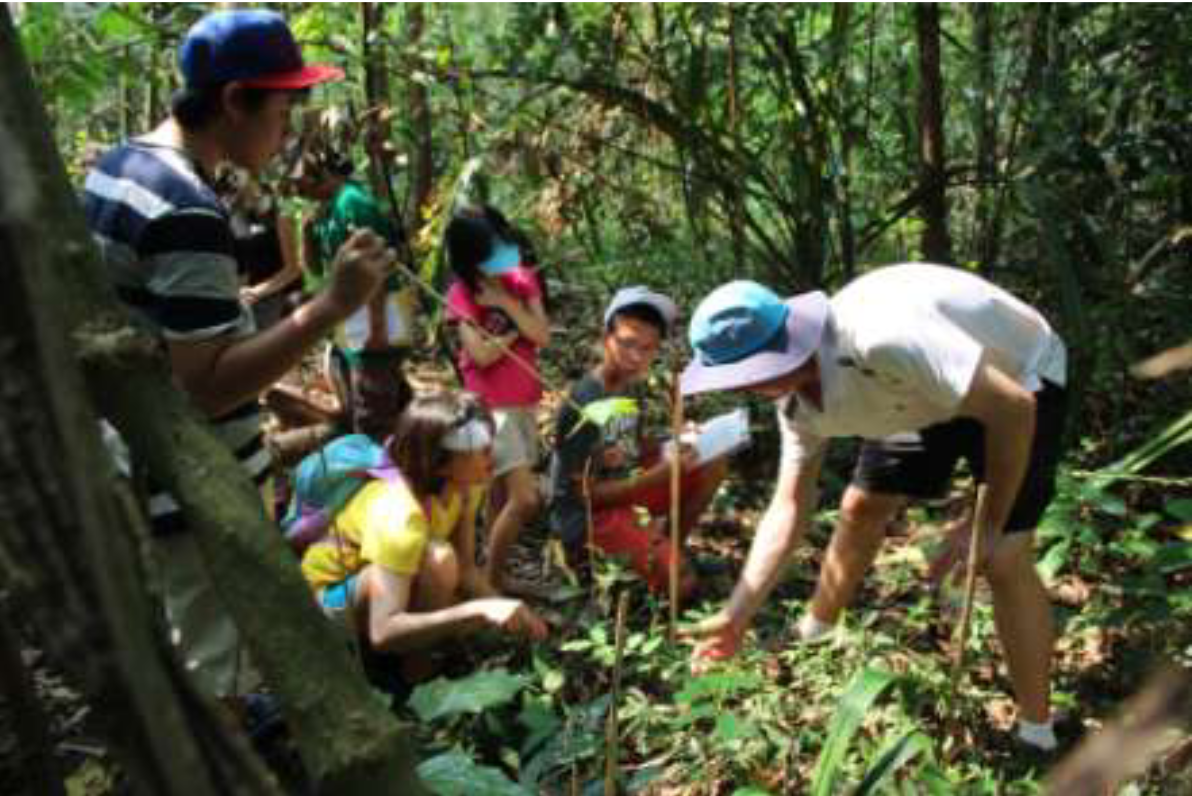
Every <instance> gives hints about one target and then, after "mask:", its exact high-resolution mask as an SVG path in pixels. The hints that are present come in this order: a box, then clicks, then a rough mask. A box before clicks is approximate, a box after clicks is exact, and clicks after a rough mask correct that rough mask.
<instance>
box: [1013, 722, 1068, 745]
mask: <svg viewBox="0 0 1192 796" xmlns="http://www.w3.org/2000/svg"><path fill="white" fill-rule="evenodd" d="M1018 740H1020V741H1022V742H1023V743H1028V744H1030V745H1031V746H1034V747H1037V748H1039V749H1042V750H1043V751H1044V752H1050V751H1052V750H1054V749H1055V747H1056V746H1057V745H1058V742H1057V741H1056V739H1055V727H1054V725H1053V724H1052V721H1051V719H1048V720H1047V721H1046V722H1044V723H1042V724H1036V723H1035V722H1033V721H1027V720H1026V719H1019V720H1018Z"/></svg>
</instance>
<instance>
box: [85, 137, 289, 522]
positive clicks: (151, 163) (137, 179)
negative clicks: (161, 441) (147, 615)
mask: <svg viewBox="0 0 1192 796" xmlns="http://www.w3.org/2000/svg"><path fill="white" fill-rule="evenodd" d="M83 204H84V210H85V212H86V216H87V223H88V225H89V226H90V228H91V232H92V235H93V236H94V237H95V240H96V242H97V243H98V244H99V247H100V251H101V252H102V255H103V261H104V264H105V266H106V268H107V269H108V274H109V276H110V278H111V280H112V282H113V283H114V285H115V287H116V291H117V293H118V294H119V296H120V298H121V299H122V300H123V301H124V302H125V303H126V304H127V305H128V306H129V307H131V308H132V309H133V310H134V311H135V312H137V313H138V314H139V315H141V316H142V317H144V318H145V319H146V320H147V321H148V322H149V323H150V325H151V326H152V327H153V328H155V329H157V330H158V331H159V333H160V334H161V335H162V336H163V337H164V338H165V339H166V340H169V341H171V342H185V341H194V342H200V341H204V340H210V339H213V338H216V337H224V336H231V337H233V338H239V337H246V336H248V335H251V334H253V333H255V332H256V326H255V325H254V323H253V317H252V313H251V312H250V311H249V310H248V308H246V307H245V306H244V305H242V304H241V303H240V298H239V292H240V282H239V278H238V275H237V264H236V259H235V254H234V251H235V250H234V244H233V237H232V229H231V226H230V223H229V219H228V214H227V211H226V210H225V208H224V206H223V204H222V203H221V202H220V200H219V198H218V197H217V196H216V195H215V193H214V191H212V189H211V188H210V186H209V185H208V184H207V182H206V181H205V180H204V179H203V177H202V176H201V174H200V172H199V169H198V168H197V167H196V165H195V164H194V163H193V162H192V161H191V160H190V158H188V157H187V156H186V155H185V154H184V153H182V152H181V151H179V150H177V149H174V148H172V147H168V146H163V145H158V144H150V143H148V142H145V141H131V142H129V143H127V144H125V145H123V146H120V147H117V148H116V149H114V150H112V151H111V152H109V153H107V154H106V155H105V156H104V157H103V158H102V159H100V161H99V162H98V163H97V164H96V166H95V169H94V170H93V171H92V172H91V173H90V174H89V175H88V176H87V182H86V184H85V186H84V195H83ZM210 421H211V424H212V425H213V427H214V430H215V433H216V435H217V436H218V437H219V438H220V439H221V440H223V441H224V443H226V444H227V445H228V446H229V447H230V448H231V449H232V451H233V453H234V454H235V456H236V458H237V460H238V461H239V462H240V463H241V465H242V466H243V467H244V468H245V470H246V471H247V472H248V475H249V477H250V478H251V479H252V480H253V482H254V483H255V484H257V485H258V486H260V485H261V484H262V483H264V482H265V481H266V480H267V479H268V478H269V473H270V469H269V465H270V461H269V453H268V450H267V449H266V448H265V445H264V439H263V436H262V430H261V417H260V406H259V404H258V402H257V401H256V400H251V401H247V402H246V403H244V404H243V405H242V406H240V407H238V408H236V409H234V410H232V411H231V412H228V413H227V414H225V415H222V416H220V417H214V418H210ZM150 480H152V474H150ZM149 516H150V520H151V521H152V524H153V528H154V531H155V532H158V533H168V532H171V531H175V530H180V529H181V527H182V523H181V514H180V513H179V509H178V505H177V503H175V501H174V500H173V499H172V498H171V497H170V495H169V494H167V493H165V492H161V491H158V490H154V489H153V488H152V486H151V495H150V501H149Z"/></svg>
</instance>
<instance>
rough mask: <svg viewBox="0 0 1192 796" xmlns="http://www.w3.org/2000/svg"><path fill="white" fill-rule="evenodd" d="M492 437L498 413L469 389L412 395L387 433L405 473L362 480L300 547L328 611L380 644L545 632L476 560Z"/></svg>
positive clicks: (382, 647)
mask: <svg viewBox="0 0 1192 796" xmlns="http://www.w3.org/2000/svg"><path fill="white" fill-rule="evenodd" d="M492 439H493V421H492V417H491V416H490V415H489V414H488V411H487V410H486V409H484V407H483V405H482V404H481V403H480V401H479V399H477V398H476V396H474V395H472V394H471V393H462V394H461V393H453V392H436V393H431V394H426V395H422V396H419V397H418V398H415V399H414V401H413V402H412V403H411V404H410V406H409V407H408V408H407V409H406V411H405V412H404V413H403V414H402V416H401V418H400V419H399V420H398V423H397V430H396V432H395V434H394V436H393V437H392V438H391V440H390V441H389V443H388V445H389V450H388V453H389V457H390V460H391V461H392V462H393V463H394V464H395V465H396V468H397V471H398V473H397V475H396V476H395V477H394V478H392V479H377V480H375V481H372V482H370V483H368V484H367V485H365V486H364V488H362V489H361V490H360V491H359V492H358V493H357V494H356V495H355V496H353V498H352V500H351V501H349V503H348V504H347V505H346V506H345V507H344V508H343V510H341V511H340V513H339V514H338V515H337V516H336V518H335V521H334V523H333V525H332V528H331V532H330V533H329V534H328V536H327V537H326V538H325V539H323V540H322V541H320V542H318V543H316V544H314V545H312V546H311V547H310V548H309V549H308V550H307V551H306V554H305V555H304V556H303V559H302V572H303V574H304V575H305V576H306V579H307V581H308V582H309V583H310V584H311V587H312V588H313V589H314V591H315V594H316V595H317V597H318V601H319V604H320V606H322V608H323V611H324V613H326V614H327V615H328V616H330V617H332V618H335V619H337V620H338V621H341V622H343V623H344V624H346V625H347V626H348V628H349V629H351V630H353V631H354V632H356V633H358V634H360V635H361V636H363V637H364V638H366V639H367V640H368V643H369V644H370V646H371V647H372V648H373V649H375V650H377V651H379V652H395V653H405V652H410V651H413V650H420V649H426V648H428V647H431V646H434V645H435V644H436V643H437V642H439V641H441V640H443V639H445V638H449V637H457V636H461V635H466V634H467V633H470V632H473V631H475V630H477V629H479V628H482V627H495V628H499V629H501V630H504V631H506V632H509V633H512V634H515V635H521V636H528V637H530V638H533V639H538V640H540V639H543V638H545V637H546V625H545V624H544V623H543V622H542V620H541V619H539V618H538V616H537V615H536V614H535V613H534V612H533V611H532V610H530V608H529V607H528V606H527V605H526V604H525V603H523V602H522V601H521V600H517V599H510V598H505V597H499V596H497V593H496V592H495V590H494V589H493V588H492V586H491V584H489V582H488V580H487V579H486V578H484V577H483V575H482V573H481V571H480V569H479V568H478V567H477V566H476V555H475V548H476V533H475V532H476V512H477V509H478V507H479V505H480V501H481V499H482V497H483V495H484V491H485V487H486V486H487V484H488V483H489V481H490V480H491V479H492Z"/></svg>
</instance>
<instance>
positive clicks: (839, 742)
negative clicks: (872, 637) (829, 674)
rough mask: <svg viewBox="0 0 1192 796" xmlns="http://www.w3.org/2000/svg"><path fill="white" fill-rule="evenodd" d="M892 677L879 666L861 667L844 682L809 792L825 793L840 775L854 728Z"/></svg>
mask: <svg viewBox="0 0 1192 796" xmlns="http://www.w3.org/2000/svg"><path fill="white" fill-rule="evenodd" d="M896 679H897V678H896V677H895V676H894V675H893V674H891V673H890V672H887V671H883V670H881V669H862V670H861V671H860V672H858V673H857V674H856V675H855V676H854V677H853V679H852V681H851V682H850V683H849V684H848V688H847V689H845V692H844V696H843V697H841V699H840V703H839V704H838V705H837V706H836V713H835V715H833V716H832V722H831V725H830V726H829V728H828V740H827V742H826V743H825V744H824V749H823V751H822V752H820V758H819V762H817V763H816V766H815V777H814V779H813V783H812V786H811V792H812V794H813V796H829V795H830V794H831V793H832V788H833V787H834V786H835V784H836V780H837V779H838V778H839V777H840V769H841V765H842V764H843V762H844V753H845V752H846V751H848V747H849V744H850V743H852V740H853V736H854V735H855V734H856V732H857V728H858V727H860V726H861V722H862V721H863V720H864V719H865V714H866V713H868V712H869V708H870V707H872V706H873V703H874V702H876V701H877V698H878V697H879V696H881V693H882V692H883V691H885V690H886V688H887V687H888V686H889V685H890V684H891V683H893V682H894V681H895V680H896Z"/></svg>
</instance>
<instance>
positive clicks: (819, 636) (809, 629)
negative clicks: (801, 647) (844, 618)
mask: <svg viewBox="0 0 1192 796" xmlns="http://www.w3.org/2000/svg"><path fill="white" fill-rule="evenodd" d="M836 629H837V626H836V625H830V624H828V623H827V622H821V621H820V620H818V619H816V618H815V617H814V616H812V615H811V613H810V612H807V613H804V614H803V616H801V617H799V622H798V624H796V625H795V638H796V639H798V640H799V641H800V642H802V643H804V644H823V643H825V642H828V641H831V640H832V639H833V638H834V637H835V636H836Z"/></svg>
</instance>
